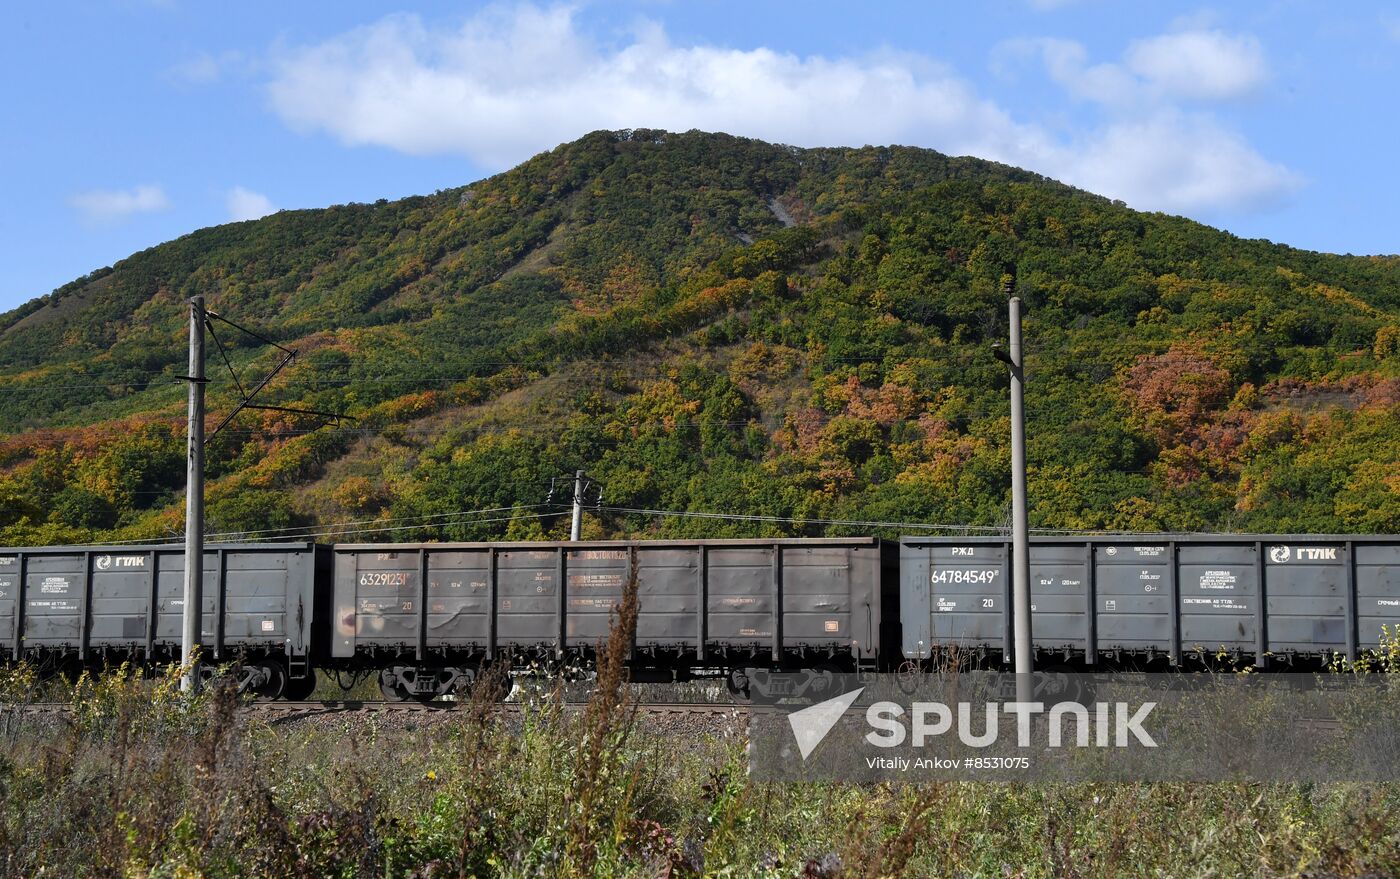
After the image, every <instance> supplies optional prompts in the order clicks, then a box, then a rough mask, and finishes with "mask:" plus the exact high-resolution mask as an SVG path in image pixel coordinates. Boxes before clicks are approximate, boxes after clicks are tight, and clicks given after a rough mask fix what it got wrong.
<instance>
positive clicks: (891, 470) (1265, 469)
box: [0, 130, 1400, 545]
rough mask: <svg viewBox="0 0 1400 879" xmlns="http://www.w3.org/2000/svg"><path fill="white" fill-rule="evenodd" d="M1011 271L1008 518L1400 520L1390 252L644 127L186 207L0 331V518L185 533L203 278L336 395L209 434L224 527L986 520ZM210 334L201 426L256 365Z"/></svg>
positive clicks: (698, 532) (765, 526)
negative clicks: (1020, 412)
mask: <svg viewBox="0 0 1400 879" xmlns="http://www.w3.org/2000/svg"><path fill="white" fill-rule="evenodd" d="M1010 286H1014V289H1015V291H1016V293H1017V294H1018V295H1020V296H1021V297H1022V298H1023V299H1024V301H1025V303H1026V309H1027V317H1026V323H1025V332H1026V344H1027V348H1028V354H1027V376H1028V383H1029V384H1028V391H1027V407H1028V427H1027V430H1028V436H1029V440H1028V458H1029V491H1030V497H1031V524H1032V526H1033V527H1037V528H1046V529H1074V530H1079V529H1084V530H1101V529H1113V530H1118V529H1126V530H1152V531H1161V530H1169V531H1203V530H1211V531H1267V532H1292V531H1298V532H1352V531H1357V532H1391V533H1394V532H1396V531H1397V530H1400V258H1397V257H1353V256H1334V255H1327V254H1320V253H1311V252H1306V251H1300V250H1295V249H1292V248H1289V247H1286V246H1282V245H1276V244H1272V243H1269V242H1264V241H1250V240H1242V239H1239V238H1236V237H1233V236H1231V235H1229V234H1227V233H1225V232H1221V231H1219V230H1216V229H1212V228H1209V227H1207V226H1203V225H1200V224H1198V223H1194V222H1192V221H1189V220H1186V219H1183V218H1180V217H1172V216H1167V215H1163V214H1146V213H1140V212H1137V211H1133V210H1130V209H1129V208H1127V207H1126V206H1124V205H1123V204H1121V203H1118V202H1112V201H1109V200H1107V199H1104V198H1100V197H1098V196H1095V195H1092V194H1090V193H1086V192H1082V191H1079V190H1075V189H1072V188H1070V187H1067V186H1064V185H1061V184H1059V183H1056V182H1054V181H1051V180H1047V179H1045V178H1042V177H1039V176H1037V175H1034V174H1031V173H1028V172H1025V171H1020V170H1017V169H1015V168H1010V167H1006V166H1002V165H997V164H994V163H990V162H984V161H980V160H977V159H972V158H950V157H947V156H943V155H940V154H938V153H935V152H932V151H929V150H921V149H912V148H902V147H888V148H876V147H866V148H863V149H795V148H790V147H784V146H776V145H771V144H767V143H762V142H759V141H753V140H745V139H740V138H735V137H729V136H726V135H720V134H705V133H700V132H690V133H686V134H668V133H665V132H660V131H642V130H636V131H623V132H595V133H593V134H590V135H587V136H586V137H584V138H582V139H580V140H578V141H576V142H573V143H569V144H565V145H563V146H560V147H558V148H556V149H554V150H552V151H550V152H548V153H544V154H542V155H539V156H537V157H535V158H533V159H531V160H530V161H528V162H526V163H524V164H523V165H520V166H519V167H517V168H515V169H513V170H511V171H508V172H505V173H503V174H500V175H497V176H495V177H492V178H490V179H487V180H484V181H481V182H478V183H475V184H472V185H470V186H466V187H463V188H459V189H451V190H445V191H442V192H438V193H436V194H434V195H431V196H425V197H417V198H408V199H404V200H401V201H394V202H386V201H380V202H376V203H375V204H351V205H342V206H337V207H332V208H327V209H324V210H304V211H283V212H280V213H278V214H275V215H273V216H270V217H266V218H264V219H261V220H256V221H250V222H244V223H234V224H230V225H225V226H219V227H214V228H209V229H202V230H200V231H198V232H195V233H193V234H190V235H187V236H185V237H183V238H180V239H178V240H176V241H172V242H169V243H167V244H163V245H160V246H158V247H154V248H151V249H150V250H146V251H143V252H141V253H137V254H135V255H133V256H131V257H129V258H128V259H125V260H123V261H122V262H120V263H118V264H116V265H115V266H112V267H111V268H109V269H103V270H101V271H97V272H94V273H92V274H90V275H87V276H85V277H82V278H79V279H77V280H75V281H73V282H72V283H70V284H68V285H66V286H64V287H61V288H59V289H58V290H55V291H54V292H53V293H51V294H50V295H48V296H45V297H42V298H40V299H36V300H34V301H32V302H30V303H28V304H26V305H24V306H22V307H21V308H19V309H17V310H15V311H12V312H10V313H8V314H5V315H0V541H3V542H4V543H5V544H9V545H15V544H48V543H60V542H65V543H66V542H91V541H99V540H113V539H133V540H134V539H151V538H154V539H163V538H165V537H168V536H171V535H174V534H176V533H178V532H179V530H180V529H181V528H182V527H183V522H182V517H183V505H182V500H181V495H182V491H183V484H184V467H183V465H184V439H183V437H184V429H185V425H184V394H185V383H184V382H183V381H181V380H180V379H179V378H178V377H179V376H180V375H182V374H183V373H184V372H185V338H186V336H185V333H186V330H185V320H186V314H187V310H186V306H185V304H184V303H185V301H186V299H187V298H188V297H189V296H191V295H193V294H196V293H202V294H204V295H205V296H206V297H207V304H208V307H209V308H210V309H211V310H213V311H215V312H217V313H218V314H220V315H223V316H225V317H227V318H229V319H231V320H233V321H235V322H237V323H239V324H241V325H243V326H245V327H248V328H250V329H252V330H255V331H256V332H257V333H260V334H262V335H264V336H267V337H269V338H271V339H275V340H277V341H278V343H279V344H281V345H284V346H286V347H288V348H290V349H292V350H294V351H295V352H296V353H297V356H296V358H295V360H294V361H293V362H292V365H291V366H290V367H289V368H288V369H287V370H286V371H284V372H283V373H282V374H281V375H280V376H279V377H278V378H277V379H276V380H274V381H273V382H272V383H271V384H270V385H269V386H268V389H267V390H266V391H265V393H264V396H263V398H262V400H261V401H262V402H265V403H269V404H272V405H279V406H290V407H306V408H313V409H317V410H324V411H334V412H342V413H345V414H346V415H348V416H351V417H350V418H346V419H342V420H339V421H329V422H328V421H326V420H324V419H321V418H317V417H312V416H305V415H296V414H290V413H286V412H274V411H245V412H243V413H241V414H240V415H239V416H238V417H237V418H236V419H234V420H233V421H232V422H231V423H230V425H229V426H228V427H226V428H224V429H223V430H221V431H219V432H218V433H217V435H215V436H213V437H212V439H211V440H210V443H209V451H208V462H209V463H208V469H209V478H210V483H209V489H208V498H209V500H208V526H209V530H210V531H211V532H213V533H215V534H220V535H231V534H240V535H251V536H256V537H267V536H276V535H277V534H279V533H296V532H293V531H290V530H279V529H294V528H305V527H307V526H321V529H322V531H324V532H326V533H329V534H331V535H332V536H338V537H341V538H342V539H355V540H391V539H392V540H417V539H455V540H462V539H486V538H495V537H510V538H520V539H529V538H542V537H547V536H553V537H558V536H561V535H564V534H566V533H567V528H568V522H567V509H565V508H564V507H562V506H560V505H558V504H559V502H562V501H567V500H568V498H567V497H566V494H567V491H566V489H564V488H563V486H562V483H561V485H560V486H557V487H555V488H554V490H553V491H551V480H552V479H553V478H555V477H559V476H562V475H565V474H571V473H573V471H575V470H576V469H585V470H587V471H588V472H589V474H590V475H591V476H593V477H594V478H595V479H596V480H597V481H598V482H599V483H600V484H601V485H602V487H603V501H604V510H603V511H602V512H601V514H599V515H593V516H590V517H588V520H587V527H586V529H585V536H589V537H603V536H621V535H636V536H681V535H684V536H758V535H773V534H794V535H797V534H819V533H833V534H834V533H853V532H867V533H868V532H871V531H872V526H869V525H858V524H848V523H853V522H890V523H909V524H908V525H907V526H900V525H892V526H889V527H886V528H884V529H882V530H879V531H878V533H883V534H887V535H893V534H898V533H900V532H901V531H908V530H910V526H912V525H914V524H924V525H928V524H938V525H947V526H984V527H997V526H1000V525H1002V524H1003V523H1004V522H1005V521H1006V519H1007V509H1008V497H1009V488H1010V478H1009V440H1008V436H1009V420H1008V405H1007V402H1006V397H1007V394H1006V388H1007V372H1006V368H1005V366H1003V365H1002V364H1001V363H1000V362H999V361H997V360H996V359H995V357H994V356H993V348H992V343H993V342H994V341H996V340H998V339H1001V338H1003V337H1004V335H1005V332H1006V316H1005V312H1006V291H1007V288H1008V287H1010ZM215 330H216V332H217V334H218V340H217V341H213V340H211V342H210V356H209V373H210V376H211V377H212V379H213V380H212V381H211V383H210V385H209V409H210V426H211V427H212V426H213V425H214V424H217V423H218V421H220V420H222V416H223V415H224V414H225V413H227V412H228V411H229V409H230V408H231V407H232V406H233V404H234V403H235V402H236V400H237V399H238V386H237V383H236V382H235V379H234V378H233V375H232V372H231V370H232V371H236V373H237V375H238V377H239V381H241V382H242V383H243V385H244V386H247V385H249V384H255V383H256V382H257V380H258V379H259V378H260V377H261V376H263V375H264V374H266V373H267V372H268V370H270V369H271V368H272V367H273V366H274V365H275V364H276V362H277V359H278V358H279V356H280V355H279V352H277V351H276V349H274V348H272V347H270V346H268V345H266V344H264V343H263V342H261V341H258V340H257V339H255V338H253V337H252V336H248V335H244V334H242V333H239V332H237V331H235V330H233V329H231V328H228V327H227V326H226V325H224V324H216V326H215ZM230 367H231V369H230ZM478 510H485V511H490V512H483V513H477V514H474V515H461V513H462V511H478ZM648 511H668V512H682V513H692V514H693V513H725V514H744V515H748V516H753V517H766V518H763V519H762V520H726V519H720V518H707V517H700V516H674V515H658V514H656V513H654V512H648ZM331 525H336V526H337V527H336V529H330V528H329V527H327V526H331ZM352 535H353V536H352Z"/></svg>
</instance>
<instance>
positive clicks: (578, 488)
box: [569, 470, 588, 541]
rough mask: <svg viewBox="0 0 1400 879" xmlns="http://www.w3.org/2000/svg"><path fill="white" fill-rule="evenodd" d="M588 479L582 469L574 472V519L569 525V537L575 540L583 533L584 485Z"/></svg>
mask: <svg viewBox="0 0 1400 879" xmlns="http://www.w3.org/2000/svg"><path fill="white" fill-rule="evenodd" d="M587 480H588V475H587V474H586V473H584V472H583V471H582V470H577V471H575V472H574V520H573V523H572V524H570V526H569V539H570V540H574V541H577V540H578V539H579V536H580V535H581V534H582V533H583V487H584V484H585V483H586V482H587Z"/></svg>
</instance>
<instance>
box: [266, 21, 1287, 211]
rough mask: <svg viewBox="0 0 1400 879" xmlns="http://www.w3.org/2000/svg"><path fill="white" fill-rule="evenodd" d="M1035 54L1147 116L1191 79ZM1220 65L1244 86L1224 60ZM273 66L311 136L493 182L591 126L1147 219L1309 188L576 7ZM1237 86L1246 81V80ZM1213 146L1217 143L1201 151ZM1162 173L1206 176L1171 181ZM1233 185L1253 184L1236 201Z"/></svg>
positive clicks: (387, 28) (1148, 132) (906, 63)
mask: <svg viewBox="0 0 1400 879" xmlns="http://www.w3.org/2000/svg"><path fill="white" fill-rule="evenodd" d="M1207 42H1208V41H1207ZM1028 45H1030V46H1031V47H1032V48H1033V49H1038V50H1039V51H1040V52H1042V53H1043V57H1044V58H1045V60H1046V62H1047V63H1048V64H1050V65H1051V74H1052V76H1053V77H1054V78H1055V79H1056V80H1057V81H1059V82H1061V83H1062V84H1063V85H1064V86H1065V87H1066V88H1067V89H1069V90H1070V91H1071V92H1073V93H1076V94H1079V95H1080V96H1082V97H1085V98H1089V99H1091V100H1094V101H1096V102H1098V103H1102V104H1105V105H1107V104H1110V103H1131V102H1132V101H1133V100H1134V99H1135V97H1136V96H1137V95H1138V94H1140V93H1141V92H1142V91H1143V90H1144V89H1145V88H1149V87H1151V88H1160V89H1161V90H1163V91H1166V90H1168V87H1170V88H1171V89H1179V88H1181V84H1180V80H1181V73H1180V70H1178V69H1174V68H1172V67H1171V65H1170V64H1168V63H1167V61H1165V60H1163V52H1164V50H1165V47H1166V44H1158V43H1153V42H1151V41H1144V43H1143V44H1142V45H1141V46H1135V47H1134V50H1133V51H1134V54H1133V55H1132V58H1133V59H1134V60H1135V61H1136V66H1135V67H1134V68H1133V69H1131V70H1130V69H1128V68H1127V67H1125V66H1123V65H1113V64H1100V65H1090V64H1089V63H1088V60H1087V56H1086V53H1085V52H1084V50H1083V48H1082V47H1079V46H1078V44H1075V43H1072V42H1068V41H1031V43H1029V44H1028ZM1193 45H1194V44H1193ZM1193 51H1196V52H1197V56H1193V57H1198V59H1199V57H1202V56H1203V55H1204V54H1208V53H1206V52H1205V50H1204V49H1202V48H1201V47H1200V46H1199V45H1195V46H1194V49H1193ZM1201 63H1204V62H1201ZM1213 69H1216V70H1224V71H1225V73H1227V74H1229V73H1231V71H1230V69H1229V68H1228V67H1225V66H1223V65H1221V64H1218V63H1217V64H1216V65H1215V67H1214V68H1213ZM273 70H274V74H273V78H272V80H271V82H270V83H269V96H270V99H271V103H272V106H273V108H274V110H275V111H276V112H277V113H278V114H279V115H280V116H281V117H282V118H283V120H284V121H285V122H286V123H287V124H288V125H290V126H292V127H293V128H295V129H297V130H300V131H303V132H308V133H309V132H317V131H321V132H326V133H328V134H330V135H332V136H334V137H336V138H338V139H339V140H340V141H341V142H343V143H345V144H348V145H372V146H380V147H386V148H389V149H394V150H398V151H401V152H405V153H409V154H413V155H434V154H459V155H465V156H468V157H470V158H472V159H473V160H475V161H477V162H479V163H482V164H485V165H487V166H490V167H495V168H504V167H507V166H509V165H511V164H514V163H516V162H519V161H521V160H523V159H525V158H527V157H529V156H530V155H533V154H535V153H537V152H540V151H541V150H545V149H549V148H551V147H553V146H555V145H556V144H558V143H560V142H563V141H568V140H572V139H574V138H576V137H578V136H579V135H581V134H583V133H584V132H587V131H590V130H593V129H599V128H607V129H617V128H636V127H647V128H664V129H669V130H673V131H677V130H678V131H684V130H688V129H692V128H699V129H703V130H709V131H727V132H730V133H732V134H738V135H745V136H750V137H758V138H763V139H765V140H770V141H777V142H782V143H791V144H795V145H798V146H817V145H821V146H834V145H842V144H847V145H859V144H866V143H883V144H889V143H904V144H914V145H919V146H927V147H932V148H934V149H938V150H940V151H942V152H945V153H950V154H954V155H960V154H971V155H976V156H981V157H983V158H988V159H994V160H998V161H1003V162H1007V163H1010V164H1015V165H1020V166H1022V167H1027V168H1031V169H1033V170H1036V171H1040V172H1042V173H1045V174H1049V175H1051V176H1056V177H1059V178H1061V179H1064V180H1066V181H1067V182H1070V183H1074V184H1076V185H1081V186H1086V187H1089V188H1095V189H1096V191H1098V192H1101V193H1102V194H1104V195H1109V196H1113V197H1117V198H1122V199H1124V200H1126V201H1128V202H1130V203H1131V204H1133V205H1134V206H1136V207H1142V208H1149V209H1164V210H1198V209H1209V208H1221V207H1225V208H1229V207H1234V206H1239V205H1241V204H1246V205H1254V204H1261V203H1264V202H1265V201H1266V200H1267V197H1268V196H1269V194H1270V193H1275V194H1276V193H1279V192H1284V191H1287V189H1288V188H1289V187H1290V186H1292V185H1293V184H1294V181H1293V180H1291V179H1290V177H1289V176H1288V173H1287V171H1286V169H1282V168H1281V167H1280V166H1278V165H1276V164H1274V163H1271V162H1269V161H1267V160H1266V159H1264V158H1263V157H1262V156H1260V155H1259V154H1258V153H1256V152H1255V151H1254V150H1253V149H1252V148H1251V147H1249V145H1248V144H1247V143H1245V142H1244V141H1243V140H1241V139H1240V138H1238V137H1237V136H1235V135H1232V134H1231V133H1230V132H1228V131H1226V130H1225V129H1223V128H1220V127H1219V126H1214V125H1212V124H1208V121H1207V122H1202V121H1199V120H1197V121H1191V122H1189V124H1187V126H1186V129H1185V130H1184V131H1182V132H1177V133H1176V136H1173V137H1170V138H1166V139H1165V140H1160V141H1156V142H1150V143H1143V142H1142V138H1143V137H1147V136H1152V137H1158V136H1160V135H1162V134H1164V133H1172V132H1170V131H1169V127H1170V125H1172V124H1176V123H1179V122H1181V121H1182V120H1184V119H1186V118H1187V117H1182V116H1173V115H1172V114H1165V115H1163V114H1159V115H1158V116H1157V117H1153V119H1150V120H1149V121H1147V122H1143V121H1138V122H1137V123H1135V124H1116V123H1114V122H1113V121H1112V120H1110V121H1109V122H1107V123H1104V124H1100V125H1098V126H1097V127H1094V128H1091V129H1090V130H1089V131H1088V132H1087V133H1085V134H1083V135H1081V136H1078V137H1074V138H1068V139H1067V138H1064V137H1059V136H1056V135H1054V134H1053V133H1051V132H1050V131H1048V130H1046V129H1045V128H1043V127H1041V126H1038V125H1033V124H1027V123H1024V122H1019V121H1017V120H1015V119H1013V118H1012V116H1011V115H1010V114H1009V113H1007V112H1006V111H1005V110H1004V109H1002V108H1001V107H999V106H998V105H997V104H996V103H995V102H993V101H990V100H988V99H986V98H984V97H981V96H980V95H979V94H978V93H977V90H976V89H975V88H974V87H973V86H972V85H971V84H970V83H968V82H967V81H966V80H964V79H962V78H961V77H959V76H958V75H956V73H954V72H953V71H951V70H950V69H948V68H947V67H946V66H944V65H941V64H939V63H937V62H935V61H934V60H932V59H929V58H927V57H924V56H919V55H912V54H900V53H893V52H885V53H881V54H877V55H868V56H861V57H834V58H828V57H823V56H817V55H810V56H798V55H793V54H790V53H784V52H777V51H774V50H772V49H767V48H755V49H751V50H738V49H726V48H719V47H712V46H677V45H674V44H673V43H672V42H671V40H670V39H669V38H668V36H667V35H666V33H665V32H664V31H663V30H662V29H661V28H660V27H659V26H657V25H649V26H646V27H644V28H642V29H641V30H639V31H638V32H637V33H636V34H634V35H633V36H632V37H631V39H630V40H624V41H622V42H621V44H620V45H617V46H600V45H597V44H595V43H594V42H593V41H592V40H591V39H590V38H589V37H588V35H587V34H586V33H584V32H583V31H582V30H581V29H580V28H579V26H578V25H577V23H576V21H575V19H574V13H573V10H572V9H569V8H558V7H556V8H548V9H541V8H537V7H533V6H528V5H527V6H521V7H517V8H515V9H513V10H508V11H507V10H501V9H493V10H491V11H488V12H486V13H483V14H481V15H478V16H476V17H474V18H472V19H469V20H467V21H466V22H465V23H463V24H462V25H461V26H460V27H455V28H435V27H430V26H427V25H425V24H424V23H423V22H422V20H421V19H419V18H418V17H417V16H414V15H395V16H390V17H388V18H385V19H382V20H380V21H379V22H377V23H375V24H372V25H369V26H366V27H362V28H358V29H356V30H353V31H350V32H348V33H345V34H343V35H341V36H338V37H335V38H333V39H330V40H328V41H326V42H323V43H320V44H316V45H311V46H304V47H299V48H292V49H286V50H283V51H281V52H280V53H279V54H278V56H277V57H276V59H275V61H274V65H273ZM1233 76H1234V79H1233V80H1231V81H1233V82H1236V83H1238V82H1239V81H1240V76H1239V75H1238V71H1235V72H1234V73H1233ZM1158 83H1160V86H1158V85H1156V84H1158ZM1219 91H1220V89H1218V88H1217V89H1216V92H1219ZM1158 109H1160V108H1158ZM1188 135H1189V136H1188ZM1203 136H1204V137H1213V138H1215V140H1213V141H1206V142H1198V141H1194V140H1193V139H1192V138H1195V137H1203ZM1143 151H1146V154H1145V155H1144V154H1141V153H1142V152H1143ZM1171 151H1175V152H1171ZM1164 169H1172V170H1173V171H1175V172H1180V173H1185V174H1190V175H1194V176H1191V177H1190V178H1189V179H1175V178H1173V179H1170V180H1168V179H1166V178H1167V177H1168V176H1169V175H1168V174H1167V173H1166V171H1165V170H1164ZM1223 177H1231V178H1232V179H1233V178H1235V177H1238V178H1239V179H1240V180H1242V181H1245V183H1247V185H1245V184H1241V185H1238V186H1226V187H1223V188H1221V187H1220V186H1218V183H1219V182H1220V180H1221V179H1222V178H1223ZM1154 184H1163V185H1167V184H1169V185H1168V186H1167V188H1166V189H1163V190H1157V189H1153V188H1152V186H1153V185H1154Z"/></svg>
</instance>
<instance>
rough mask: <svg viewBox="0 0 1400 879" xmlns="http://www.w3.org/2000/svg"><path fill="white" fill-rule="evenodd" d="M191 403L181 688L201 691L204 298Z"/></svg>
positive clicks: (196, 306)
mask: <svg viewBox="0 0 1400 879" xmlns="http://www.w3.org/2000/svg"><path fill="white" fill-rule="evenodd" d="M188 379H189V383H190V399H189V429H188V437H187V441H188V445H187V448H186V457H185V607H184V619H183V622H184V626H183V629H182V633H181V638H180V662H181V664H182V665H183V666H184V667H185V675H184V678H183V679H182V680H181V682H180V688H181V689H182V690H185V691H186V692H194V691H196V690H198V689H199V668H198V666H197V664H196V663H195V662H194V661H193V660H194V659H195V656H196V654H197V652H198V651H199V646H200V635H201V631H200V630H201V628H202V623H203V620H202V617H203V614H202V613H201V611H202V609H203V607H204V296H203V295H196V296H194V297H193V298H191V299H190V371H189V376H188Z"/></svg>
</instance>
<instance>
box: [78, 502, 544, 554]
mask: <svg viewBox="0 0 1400 879" xmlns="http://www.w3.org/2000/svg"><path fill="white" fill-rule="evenodd" d="M546 506H549V507H560V506H561V505H560V504H529V505H522V506H515V507H490V508H487V509H482V510H461V511H457V512H452V513H433V514H430V516H424V517H419V516H399V517H393V518H388V519H361V520H354V521H348V522H328V523H325V524H323V525H297V526H288V527H287V528H268V529H260V530H258V531H217V532H211V533H206V534H205V535H204V537H205V539H206V540H220V541H234V540H244V539H247V538H248V537H250V536H256V541H269V540H291V539H297V538H311V537H329V536H332V535H338V534H372V533H376V532H380V531H386V532H388V531H409V530H412V529H415V528H440V527H444V526H447V525H474V524H481V523H491V522H510V521H513V520H516V519H545V518H550V517H552V516H558V515H561V513H560V512H559V510H553V511H550V512H546V513H521V514H519V515H511V516H502V517H497V518H489V519H472V518H464V517H469V516H476V515H482V514H486V513H498V512H505V511H509V510H522V511H523V510H532V509H539V508H540V507H546ZM429 517H431V518H439V519H446V521H441V522H422V521H420V522H417V523H416V524H413V525H402V526H389V525H385V526H380V527H371V528H351V527H350V526H353V525H362V524H369V523H375V522H386V523H390V522H404V521H412V520H417V519H420V518H429ZM448 517H455V518H448ZM300 532H306V533H300ZM161 543H162V541H161V540H160V539H150V538H129V539H121V540H106V541H102V542H100V543H77V544H73V545H74V546H124V545H129V544H142V545H145V544H156V545H159V544H161ZM172 545H174V544H172Z"/></svg>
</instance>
